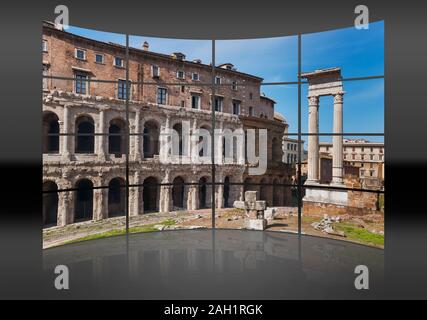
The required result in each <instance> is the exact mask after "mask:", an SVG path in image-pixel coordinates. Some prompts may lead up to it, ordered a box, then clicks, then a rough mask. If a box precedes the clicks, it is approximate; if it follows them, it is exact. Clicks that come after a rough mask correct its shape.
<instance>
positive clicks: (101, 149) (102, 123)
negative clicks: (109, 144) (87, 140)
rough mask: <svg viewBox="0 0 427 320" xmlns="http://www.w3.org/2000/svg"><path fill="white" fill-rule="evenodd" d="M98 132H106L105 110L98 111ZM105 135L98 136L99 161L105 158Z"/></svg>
mask: <svg viewBox="0 0 427 320" xmlns="http://www.w3.org/2000/svg"><path fill="white" fill-rule="evenodd" d="M99 133H102V134H104V133H106V131H105V111H104V110H101V111H100V112H99ZM106 138H107V136H106V135H99V136H98V158H99V160H101V161H105V160H106V155H105V141H106Z"/></svg>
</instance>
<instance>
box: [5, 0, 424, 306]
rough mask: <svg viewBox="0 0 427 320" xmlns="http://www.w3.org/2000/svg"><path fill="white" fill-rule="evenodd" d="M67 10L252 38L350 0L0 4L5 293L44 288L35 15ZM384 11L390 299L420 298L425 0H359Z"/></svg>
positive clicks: (340, 12) (148, 31) (177, 33)
mask: <svg viewBox="0 0 427 320" xmlns="http://www.w3.org/2000/svg"><path fill="white" fill-rule="evenodd" d="M58 4H65V5H67V6H68V7H69V9H70V24H73V25H78V26H81V27H85V28H93V29H99V30H104V31H114V32H120V33H126V32H127V33H130V34H136V35H137V34H140V35H148V36H164V37H179V38H216V39H221V38H253V37H267V36H268V37H270V36H279V35H289V34H296V33H298V32H300V33H306V32H315V31H322V30H329V29H334V28H340V27H346V26H349V25H351V24H352V22H353V20H354V13H353V11H354V7H355V6H356V5H357V4H360V2H356V1H345V2H344V1H295V2H291V1H287V2H281V3H278V1H270V0H264V1H260V2H249V1H211V2H203V3H202V2H201V1H185V2H183V1H171V2H169V3H168V2H165V1H156V2H152V1H150V2H147V3H145V2H142V1H138V2H130V1H123V0H122V1H117V2H114V3H112V2H106V1H90V2H89V1H82V2H77V1H63V2H54V1H45V2H43V3H41V2H35V1H32V2H30V1H28V2H24V1H13V2H8V3H5V2H2V3H1V5H0V6H1V10H0V12H1V13H0V14H1V19H0V23H1V31H0V32H1V43H2V45H1V50H0V55H1V59H0V61H1V68H0V70H1V80H0V81H1V85H0V90H1V92H0V93H1V95H0V96H1V98H2V100H1V103H0V105H1V119H2V120H3V121H2V125H1V127H0V130H1V135H0V145H1V151H0V162H1V170H2V180H3V181H2V184H1V200H2V207H1V209H0V216H1V218H0V219H1V220H0V256H1V263H0V297H2V298H37V297H43V296H44V294H45V293H44V291H43V290H44V288H45V285H46V283H47V282H48V281H49V283H50V281H51V276H49V275H47V274H46V273H44V272H43V271H42V252H41V230H42V225H41V214H40V212H41V107H40V101H41V63H40V62H41V50H40V39H41V20H53V19H54V12H53V11H54V8H55V6H56V5H58ZM363 4H366V5H368V7H369V9H370V17H371V20H372V21H374V20H385V37H386V46H385V54H386V59H385V61H386V62H385V63H386V66H385V76H386V80H385V85H386V86H385V90H386V99H385V103H386V105H385V117H386V121H385V128H386V139H385V143H386V171H387V172H386V176H387V180H386V249H385V272H386V274H385V275H386V278H385V281H386V286H387V290H386V293H385V296H386V297H389V298H426V297H427V272H426V270H427V255H426V252H427V250H426V249H427V248H426V244H427V223H426V222H427V221H426V220H427V218H426V217H427V210H426V209H425V201H424V199H425V198H426V197H425V193H426V192H425V190H426V188H425V187H424V186H423V184H422V183H423V182H424V181H427V179H426V172H427V170H426V169H427V168H426V160H427V148H426V147H425V146H426V145H427V143H426V141H425V140H426V139H425V137H426V136H427V132H426V131H427V126H426V118H427V117H426V116H427V110H426V102H425V101H426V98H425V74H426V71H427V70H426V69H427V63H426V61H425V59H426V57H427V43H426V41H425V38H426V36H425V33H426V30H427V28H426V22H425V20H426V19H425V15H426V13H427V4H425V3H424V4H422V3H421V2H415V1H403V2H391V1H387V2H385V1H384V2H380V1H364V2H363Z"/></svg>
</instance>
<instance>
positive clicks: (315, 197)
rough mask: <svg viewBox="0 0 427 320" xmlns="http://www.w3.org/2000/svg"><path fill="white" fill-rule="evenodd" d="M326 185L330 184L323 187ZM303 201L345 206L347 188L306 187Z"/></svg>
mask: <svg viewBox="0 0 427 320" xmlns="http://www.w3.org/2000/svg"><path fill="white" fill-rule="evenodd" d="M328 186H332V185H325V187H328ZM303 201H308V202H317V203H325V204H334V205H340V206H347V205H348V192H347V190H331V189H311V188H309V187H307V188H306V189H305V197H304V199H303Z"/></svg>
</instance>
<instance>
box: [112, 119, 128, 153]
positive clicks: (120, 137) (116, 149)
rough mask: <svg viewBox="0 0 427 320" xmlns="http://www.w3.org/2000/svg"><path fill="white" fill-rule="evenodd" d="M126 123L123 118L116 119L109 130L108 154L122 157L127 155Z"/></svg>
mask: <svg viewBox="0 0 427 320" xmlns="http://www.w3.org/2000/svg"><path fill="white" fill-rule="evenodd" d="M125 129H126V122H125V121H124V120H123V119H122V118H114V119H112V120H111V121H110V126H109V128H108V133H109V134H110V135H109V136H108V153H110V154H117V155H120V156H121V155H122V154H124V153H125V145H126V140H125V139H126V137H125V135H124V133H125V131H126V130H125Z"/></svg>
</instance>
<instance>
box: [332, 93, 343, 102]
mask: <svg viewBox="0 0 427 320" xmlns="http://www.w3.org/2000/svg"><path fill="white" fill-rule="evenodd" d="M343 101H344V92H338V93H336V94H334V103H342V102H343Z"/></svg>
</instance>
